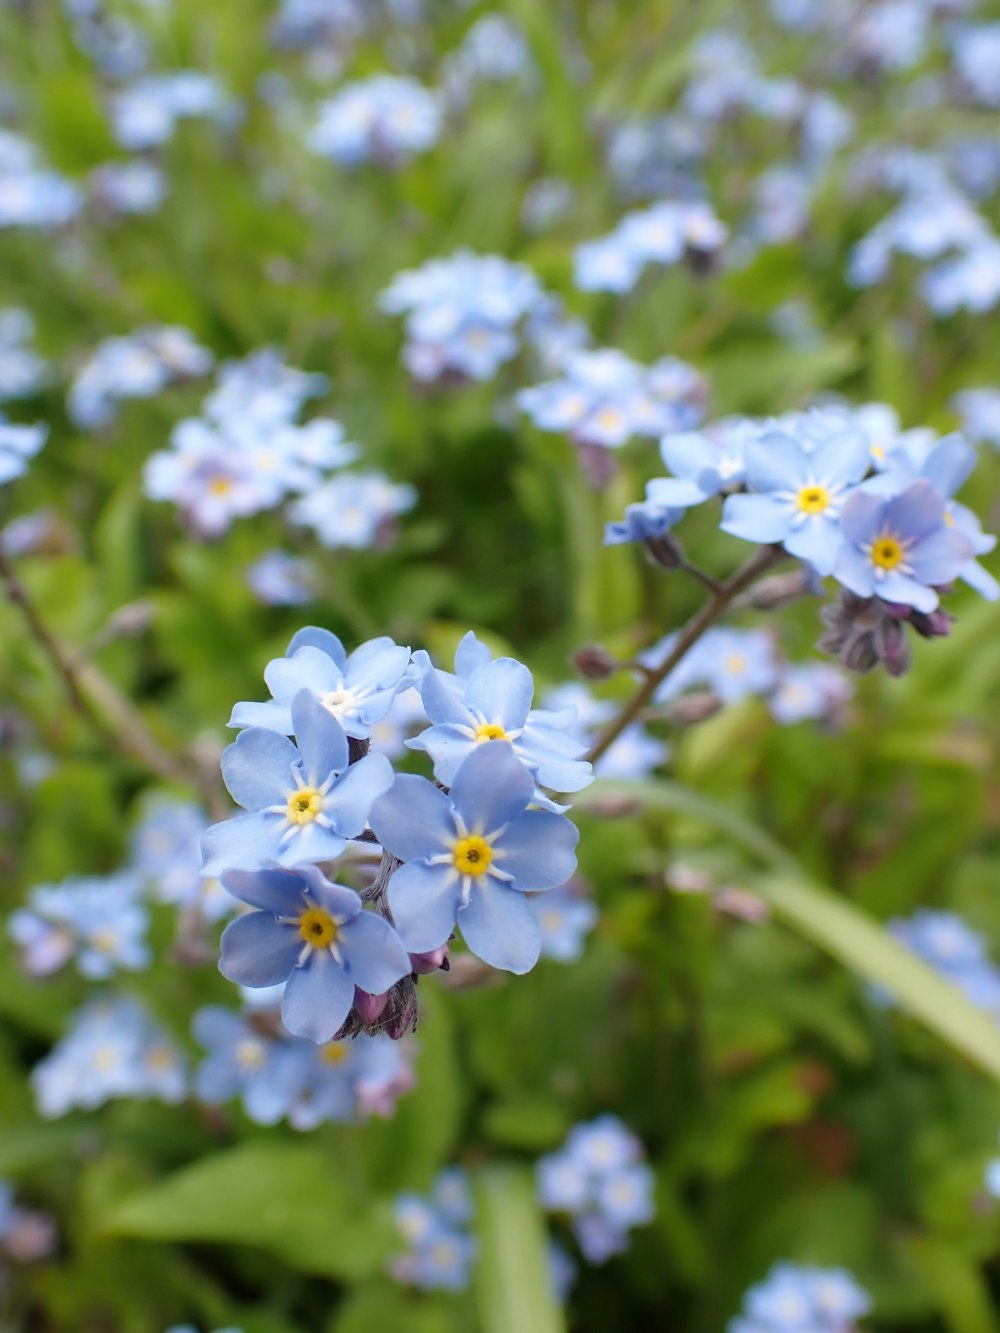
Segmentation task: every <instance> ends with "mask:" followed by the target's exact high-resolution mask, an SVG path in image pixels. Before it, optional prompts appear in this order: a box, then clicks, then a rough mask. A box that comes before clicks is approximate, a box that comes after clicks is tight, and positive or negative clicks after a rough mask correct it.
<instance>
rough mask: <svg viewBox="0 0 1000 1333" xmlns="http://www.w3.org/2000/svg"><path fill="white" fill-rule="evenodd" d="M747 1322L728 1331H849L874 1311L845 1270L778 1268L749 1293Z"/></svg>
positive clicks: (743, 1320)
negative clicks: (859, 1320)
mask: <svg viewBox="0 0 1000 1333" xmlns="http://www.w3.org/2000/svg"><path fill="white" fill-rule="evenodd" d="M743 1308H744V1313H745V1316H746V1317H745V1318H739V1319H734V1320H732V1321H731V1322H730V1324H729V1326H728V1329H729V1333H849V1331H850V1330H851V1329H852V1328H853V1327H854V1324H855V1321H856V1320H857V1319H859V1318H860V1317H861V1316H862V1315H864V1314H867V1313H868V1311H869V1310H870V1309H871V1300H870V1299H869V1297H868V1294H867V1292H865V1291H863V1290H862V1289H861V1287H859V1286H858V1284H857V1282H856V1281H855V1280H854V1278H853V1277H852V1276H851V1274H850V1273H848V1272H847V1271H846V1269H843V1268H812V1267H805V1266H802V1265H799V1264H791V1263H778V1264H775V1265H774V1267H773V1268H772V1269H771V1271H770V1272H769V1273H768V1275H767V1277H766V1278H764V1280H763V1281H762V1282H758V1283H757V1284H756V1285H755V1286H753V1287H751V1288H750V1290H749V1291H748V1292H747V1293H746V1297H745V1299H744V1307H743Z"/></svg>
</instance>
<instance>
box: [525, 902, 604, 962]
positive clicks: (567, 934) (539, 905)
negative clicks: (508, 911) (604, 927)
mask: <svg viewBox="0 0 1000 1333" xmlns="http://www.w3.org/2000/svg"><path fill="white" fill-rule="evenodd" d="M528 902H529V903H530V905H531V909H532V911H533V912H534V913H535V915H536V917H537V918H538V925H539V928H540V929H541V932H542V957H543V958H555V959H557V960H558V961H559V962H560V963H575V962H576V960H577V959H578V958H579V957H580V956H581V954H582V953H583V942H584V940H585V939H586V937H587V936H588V935H589V934H590V932H591V931H592V930H593V929H594V926H595V925H596V924H597V908H596V907H595V906H594V904H593V903H592V902H591V901H590V899H589V898H581V897H580V895H579V894H577V893H571V892H569V891H568V890H566V889H553V890H552V891H551V892H550V893H539V894H529V896H528Z"/></svg>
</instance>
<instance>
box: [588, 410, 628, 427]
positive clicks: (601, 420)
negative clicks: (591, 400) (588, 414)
mask: <svg viewBox="0 0 1000 1333" xmlns="http://www.w3.org/2000/svg"><path fill="white" fill-rule="evenodd" d="M594 419H595V421H596V422H597V424H598V426H600V427H601V429H602V430H617V429H618V428H619V426H620V425H621V424H622V420H623V417H622V413H621V409H620V408H617V407H602V408H601V410H600V411H599V412H598V413H597V416H596V417H595V418H594Z"/></svg>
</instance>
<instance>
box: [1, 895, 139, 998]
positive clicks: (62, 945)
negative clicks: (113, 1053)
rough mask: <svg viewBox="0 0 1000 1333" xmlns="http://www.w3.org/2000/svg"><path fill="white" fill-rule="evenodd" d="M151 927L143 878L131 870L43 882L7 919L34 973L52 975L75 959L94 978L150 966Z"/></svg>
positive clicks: (26, 966) (30, 971) (27, 969)
mask: <svg viewBox="0 0 1000 1333" xmlns="http://www.w3.org/2000/svg"><path fill="white" fill-rule="evenodd" d="M148 928H149V914H148V912H147V911H146V907H145V904H144V903H143V902H142V900H141V889H140V885H139V882H138V880H137V879H136V878H135V877H134V876H132V875H130V874H128V873H127V872H124V873H121V874H118V875H109V876H107V877H106V878H103V879H102V878H96V877H95V878H89V879H82V878H78V879H72V880H67V881H66V882H65V883H64V884H59V885H41V886H39V887H38V888H35V889H33V890H32V892H31V894H30V896H29V899H28V906H27V907H22V908H18V910H17V911H15V912H12V913H11V915H10V918H9V919H8V922H7V929H8V932H9V934H10V936H11V938H12V939H13V940H14V942H15V943H16V944H18V945H19V946H20V948H21V950H22V958H21V961H22V965H23V966H24V968H25V970H26V971H27V972H29V973H30V974H31V975H33V976H47V975H48V974H49V973H51V972H56V971H58V970H59V968H61V967H63V966H64V965H65V964H66V963H67V962H68V961H69V960H70V959H71V958H73V959H74V960H75V962H76V966H77V968H78V970H79V971H80V973H81V974H82V975H83V976H85V977H88V978H89V979H90V980H92V981H104V980H107V978H108V977H110V976H112V975H113V974H114V973H115V972H116V971H117V970H118V969H119V968H124V969H128V970H131V971H135V970H137V969H141V968H145V967H147V966H148V965H149V960H150V953H149V947H148V945H147V943H146V933H147V930H148Z"/></svg>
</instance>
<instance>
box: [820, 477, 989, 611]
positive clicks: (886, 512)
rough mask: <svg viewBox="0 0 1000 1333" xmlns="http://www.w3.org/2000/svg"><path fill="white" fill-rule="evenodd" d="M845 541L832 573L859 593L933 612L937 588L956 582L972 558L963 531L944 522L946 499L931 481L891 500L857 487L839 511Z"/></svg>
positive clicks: (936, 602) (969, 546)
mask: <svg viewBox="0 0 1000 1333" xmlns="http://www.w3.org/2000/svg"><path fill="white" fill-rule="evenodd" d="M840 525H841V531H842V532H843V534H844V540H845V544H844V545H843V546H842V547H841V549H840V552H839V554H838V556H837V560H836V564H835V565H834V569H833V575H834V578H836V579H837V580H838V582H840V583H842V584H843V585H844V586H845V587H846V588H849V589H850V591H851V592H853V593H855V594H856V595H857V596H858V597H879V598H881V599H882V601H885V602H898V603H901V604H902V605H904V606H912V607H914V608H915V609H916V610H917V611H933V610H934V609H935V608H936V607H937V604H938V595H937V592H936V591H935V588H936V587H937V586H939V585H941V584H946V583H951V582H952V580H953V579H955V578H957V577H958V576H959V574H961V572H962V569H963V568H964V566H965V565H966V564H967V563H968V561H969V560H970V559H971V558H972V556H973V554H974V548H973V544H972V542H971V541H970V540H969V538H968V537H966V536H965V534H964V533H961V532H959V531H958V530H957V528H955V527H951V528H949V527H947V526H946V525H945V501H944V499H943V497H942V496H941V495H940V494H939V493H938V491H937V490H935V488H934V487H933V486H932V485H931V483H930V482H929V481H917V482H914V484H913V485H912V486H908V487H907V488H906V490H904V491H902V492H901V493H900V494H898V495H895V496H893V497H892V498H890V499H885V498H883V497H881V496H878V495H873V494H871V493H865V492H863V491H860V490H859V491H855V492H854V493H853V494H852V495H851V496H849V497H848V499H847V501H846V502H845V504H844V508H843V510H842V512H841V516H840Z"/></svg>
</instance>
